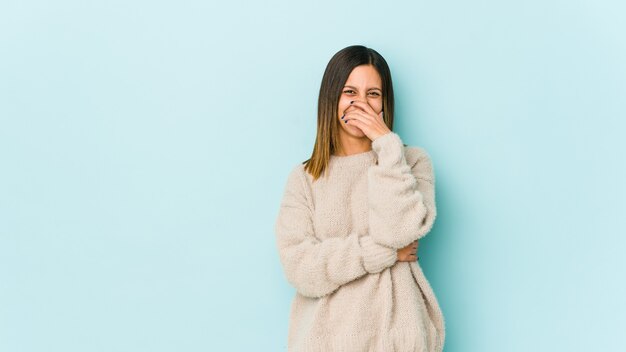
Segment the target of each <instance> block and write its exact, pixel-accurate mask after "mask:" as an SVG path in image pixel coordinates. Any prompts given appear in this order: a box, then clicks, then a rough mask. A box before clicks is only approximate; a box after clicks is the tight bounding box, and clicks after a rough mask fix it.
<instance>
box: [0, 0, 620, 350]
mask: <svg viewBox="0 0 626 352" xmlns="http://www.w3.org/2000/svg"><path fill="white" fill-rule="evenodd" d="M625 12H626V5H624V4H623V2H618V1H597V0H593V1H592V0H583V1H554V0H541V1H539V0H531V1H525V2H517V1H494V0H485V1H446V2H425V1H404V2H400V1H396V2H381V1H347V2H340V3H339V2H335V1H308V2H302V3H295V2H288V1H265V2H237V1H233V2H224V1H220V2H206V1H156V2H155V1H132V2H129V1H106V2H105V1H101V2H93V1H92V2H88V1H68V0H63V1H55V2H50V1H47V2H46V1H3V2H2V4H1V5H0V123H1V125H0V168H1V169H0V351H7V352H13V351H15V352H17V351H64V352H69V351H248V350H253V351H284V350H285V349H286V338H287V324H288V318H289V309H290V302H291V298H292V297H293V294H294V290H293V288H292V287H290V286H289V285H288V283H287V282H286V280H285V278H284V276H283V272H282V268H281V266H280V262H279V259H278V253H277V251H276V248H275V242H274V233H273V225H274V221H275V218H276V215H277V211H278V206H279V202H280V199H281V197H282V192H283V188H284V185H285V181H286V177H287V173H288V171H289V170H290V169H291V167H293V166H294V165H295V164H296V163H298V162H300V161H303V160H305V159H306V158H307V157H308V156H309V155H310V153H311V150H312V146H313V141H314V138H315V129H316V104H317V93H318V89H319V84H320V81H321V77H322V74H323V71H324V68H325V66H326V64H327V62H328V60H329V59H330V57H331V56H332V55H333V54H334V53H335V52H337V51H338V50H340V49H342V48H343V47H345V46H348V45H352V44H363V45H366V46H369V47H372V48H374V49H376V50H377V51H379V52H380V53H381V54H382V55H383V56H384V57H385V58H386V59H387V61H388V63H389V65H390V67H391V70H392V75H393V79H394V84H395V89H396V94H397V95H396V98H397V116H396V118H397V120H396V122H397V124H396V126H395V127H396V128H395V130H396V132H397V133H398V134H399V135H400V136H401V137H402V139H403V141H404V142H405V143H407V144H409V145H418V146H422V147H424V148H426V149H427V150H428V151H429V153H430V155H431V157H432V159H433V162H434V167H435V172H436V179H437V203H438V210H439V215H438V219H437V221H436V223H435V227H434V228H433V230H432V232H431V233H430V234H429V235H428V236H426V237H425V238H424V239H423V240H422V241H421V242H420V244H421V245H420V249H419V251H420V252H419V253H420V263H421V265H422V267H423V268H424V271H425V273H426V275H427V277H428V279H429V280H430V282H431V284H432V286H433V288H434V290H435V293H436V294H437V297H438V299H439V301H440V304H441V307H442V309H443V312H444V315H445V318H446V326H447V340H446V351H481V352H484V351H566V350H567V351H592V350H593V351H617V350H626V343H625V342H624V340H623V339H622V338H621V337H620V336H619V335H620V334H621V333H623V331H624V328H625V326H626V303H624V297H626V283H625V280H624V276H625V275H624V272H625V269H626V259H625V255H624V253H625V250H626V248H625V247H626V246H625V245H626V240H625V235H626V226H624V225H625V224H624V212H625V210H626V209H625V208H626V207H625V206H624V198H625V197H626V192H625V189H626V187H624V185H623V182H624V179H626V172H625V166H624V151H625V150H626V145H625V144H626V143H625V142H624V132H625V127H626V123H625V122H624V118H625V117H626V99H625V95H626V65H625V62H626V41H625V40H624V36H625V35H626V22H624V21H623V14H624V13H625Z"/></svg>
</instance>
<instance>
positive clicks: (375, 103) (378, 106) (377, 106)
mask: <svg viewBox="0 0 626 352" xmlns="http://www.w3.org/2000/svg"><path fill="white" fill-rule="evenodd" d="M368 103H369V104H370V106H371V107H372V109H374V110H375V111H380V110H382V108H383V100H382V99H370V100H369V101H368Z"/></svg>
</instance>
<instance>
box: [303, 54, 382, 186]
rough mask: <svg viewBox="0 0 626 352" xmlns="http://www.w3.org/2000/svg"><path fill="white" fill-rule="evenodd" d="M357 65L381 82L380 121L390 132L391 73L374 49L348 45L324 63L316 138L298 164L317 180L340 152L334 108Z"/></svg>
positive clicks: (337, 123) (337, 121)
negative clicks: (369, 69) (367, 67)
mask: <svg viewBox="0 0 626 352" xmlns="http://www.w3.org/2000/svg"><path fill="white" fill-rule="evenodd" d="M360 65H372V66H373V67H374V68H375V69H376V71H378V74H379V75H380V79H381V82H382V99H383V111H384V112H385V113H384V114H383V120H384V121H385V124H386V125H387V127H388V128H389V129H390V130H392V131H393V85H392V82H391V71H390V70H389V66H388V65H387V62H386V61H385V59H384V58H383V57H382V56H381V55H380V54H379V53H378V52H376V51H375V50H374V49H371V48H367V47H365V46H362V45H352V46H349V47H346V48H343V49H341V50H340V51H338V52H337V53H336V54H335V55H334V56H333V57H332V58H331V59H330V61H329V62H328V65H327V66H326V70H325V71H324V76H323V77H322V84H321V86H320V93H319V97H318V101H317V136H316V138H315V145H314V147H313V153H312V154H311V157H310V158H309V159H307V160H306V161H304V162H302V163H303V164H305V166H304V169H305V170H306V171H307V172H308V173H310V174H311V175H312V176H313V180H317V179H318V178H319V177H320V176H321V175H322V173H324V174H326V173H325V170H326V169H327V166H328V162H329V161H330V156H331V154H333V153H335V152H336V151H338V150H340V148H341V146H340V140H339V129H340V128H341V126H339V120H338V119H337V116H338V115H337V113H338V112H337V105H338V104H339V98H340V97H341V92H342V91H343V87H344V85H345V84H346V81H347V80H348V76H350V73H351V72H352V70H353V69H354V68H355V67H357V66H360Z"/></svg>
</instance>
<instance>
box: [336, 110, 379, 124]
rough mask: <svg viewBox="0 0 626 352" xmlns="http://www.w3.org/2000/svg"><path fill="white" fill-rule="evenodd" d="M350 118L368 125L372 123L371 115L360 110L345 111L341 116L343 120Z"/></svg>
mask: <svg viewBox="0 0 626 352" xmlns="http://www.w3.org/2000/svg"><path fill="white" fill-rule="evenodd" d="M351 119H354V120H359V121H361V122H363V123H365V124H368V125H370V124H372V121H371V117H370V116H368V115H366V114H365V113H364V112H362V111H360V110H352V111H350V112H347V113H346V114H345V115H344V117H343V120H344V121H347V120H351Z"/></svg>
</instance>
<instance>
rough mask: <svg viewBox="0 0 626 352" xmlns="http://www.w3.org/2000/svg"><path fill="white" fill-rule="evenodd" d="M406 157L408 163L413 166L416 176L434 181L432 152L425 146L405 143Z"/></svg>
mask: <svg viewBox="0 0 626 352" xmlns="http://www.w3.org/2000/svg"><path fill="white" fill-rule="evenodd" d="M404 157H405V159H406V163H407V165H409V167H411V171H412V172H413V173H414V174H415V175H416V176H418V177H419V178H422V179H425V180H428V181H433V179H434V175H433V174H434V170H433V162H432V159H431V157H430V154H429V153H428V151H427V150H426V149H425V148H424V147H420V146H409V145H405V146H404Z"/></svg>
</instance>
